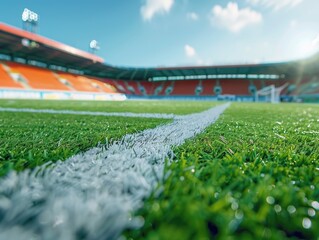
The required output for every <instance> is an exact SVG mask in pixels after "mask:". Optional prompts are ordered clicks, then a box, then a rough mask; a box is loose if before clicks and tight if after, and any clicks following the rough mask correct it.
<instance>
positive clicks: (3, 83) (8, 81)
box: [0, 64, 23, 89]
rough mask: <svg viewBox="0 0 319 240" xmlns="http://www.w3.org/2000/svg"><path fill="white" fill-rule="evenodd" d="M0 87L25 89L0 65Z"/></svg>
mask: <svg viewBox="0 0 319 240" xmlns="http://www.w3.org/2000/svg"><path fill="white" fill-rule="evenodd" d="M0 87H1V88H19V89H23V86H22V85H21V84H20V83H18V82H16V81H14V80H13V79H12V78H11V77H10V76H9V74H8V73H7V72H6V71H5V70H4V68H3V66H2V65H1V64H0Z"/></svg>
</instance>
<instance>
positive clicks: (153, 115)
mask: <svg viewBox="0 0 319 240" xmlns="http://www.w3.org/2000/svg"><path fill="white" fill-rule="evenodd" d="M0 112H18V113H20V112H21V113H48V114H72V115H93V116H106V117H141V118H162V119H172V118H179V116H176V115H174V114H163V113H131V112H89V111H72V110H52V109H33V108H2V107H0Z"/></svg>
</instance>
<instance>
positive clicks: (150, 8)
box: [141, 0, 174, 21]
mask: <svg viewBox="0 0 319 240" xmlns="http://www.w3.org/2000/svg"><path fill="white" fill-rule="evenodd" d="M145 1H146V2H145V4H144V5H143V6H142V7H141V14H142V17H143V19H144V20H145V21H150V20H152V18H153V17H154V15H156V14H163V13H168V12H169V11H170V10H171V8H172V6H173V4H174V0H145Z"/></svg>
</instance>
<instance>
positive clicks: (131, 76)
mask: <svg viewBox="0 0 319 240" xmlns="http://www.w3.org/2000/svg"><path fill="white" fill-rule="evenodd" d="M26 43H27V44H26ZM0 45H1V46H2V47H1V48H0V58H1V59H2V60H1V62H0V88H1V92H0V95H1V94H2V95H1V96H5V94H6V93H5V92H4V91H6V90H5V89H10V91H11V92H12V91H13V90H14V89H16V90H17V91H18V90H19V89H20V90H21V91H24V90H27V91H29V92H30V91H33V90H34V91H36V90H39V91H40V92H41V91H42V90H43V91H57V92H67V94H66V95H68V96H70V99H72V96H71V95H72V94H73V93H74V94H73V95H76V93H81V94H82V95H83V94H84V93H92V94H93V95H94V94H95V95H98V94H104V93H107V94H109V96H111V95H112V94H113V93H116V94H122V96H124V98H126V96H125V95H127V96H132V97H133V98H134V97H135V96H137V97H161V96H162V97H203V98H207V97H208V98H210V97H211V98H212V99H221V98H219V97H222V96H223V95H225V97H227V96H228V95H231V96H235V97H234V99H235V100H238V101H241V100H242V99H246V100H248V101H253V100H254V93H255V92H256V91H257V90H260V89H262V88H264V87H266V86H270V85H275V86H276V87H280V86H283V85H284V84H285V83H289V85H288V86H287V87H286V88H285V89H284V91H282V95H289V96H293V97H298V96H300V95H304V94H308V95H311V96H312V95H317V99H318V100H319V95H318V94H319V86H318V85H319V83H318V78H319V70H318V64H317V63H318V61H319V54H316V55H314V56H313V57H310V58H308V59H304V60H299V61H290V62H282V63H264V64H242V65H221V66H193V67H191V66H190V67H158V68H122V67H115V66H112V65H108V64H105V63H104V59H102V58H100V57H98V56H96V55H94V54H92V53H88V52H84V51H82V50H79V49H76V48H74V47H72V46H68V45H65V44H63V43H59V42H56V41H54V40H51V39H48V38H45V37H42V36H40V35H37V34H35V33H30V32H27V31H24V30H22V29H18V28H15V27H12V26H9V25H6V24H3V23H0ZM17 62H18V63H17ZM21 62H24V63H25V64H21ZM29 64H31V65H29ZM35 65H37V66H35ZM39 66H41V67H39ZM52 69H54V70H52ZM74 73H78V74H74ZM119 76H121V77H120V79H119ZM206 78H208V79H207V80H206ZM166 79H169V80H166ZM183 79H185V80H183ZM186 79H187V80H186ZM39 91H38V93H37V94H40V96H42V95H43V94H42V93H39ZM11 92H10V93H9V95H10V94H11ZM71 93H72V94H71ZM30 94H32V93H30ZM41 94H42V95H41ZM124 94H125V95H124ZM93 95H92V96H93ZM95 95H94V96H93V97H92V98H96V97H95ZM10 96H11V95H10ZM88 97H90V96H88ZM104 97H106V96H104ZM237 97H238V98H237ZM102 98H103V97H102ZM111 98H112V97H110V99H111ZM124 98H121V99H124ZM106 99H108V97H106Z"/></svg>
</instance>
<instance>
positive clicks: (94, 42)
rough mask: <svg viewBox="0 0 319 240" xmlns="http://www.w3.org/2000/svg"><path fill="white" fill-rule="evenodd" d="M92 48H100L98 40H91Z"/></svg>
mask: <svg viewBox="0 0 319 240" xmlns="http://www.w3.org/2000/svg"><path fill="white" fill-rule="evenodd" d="M90 48H91V49H95V50H98V49H100V47H99V44H98V42H97V41H96V40H92V41H91V42H90Z"/></svg>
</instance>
